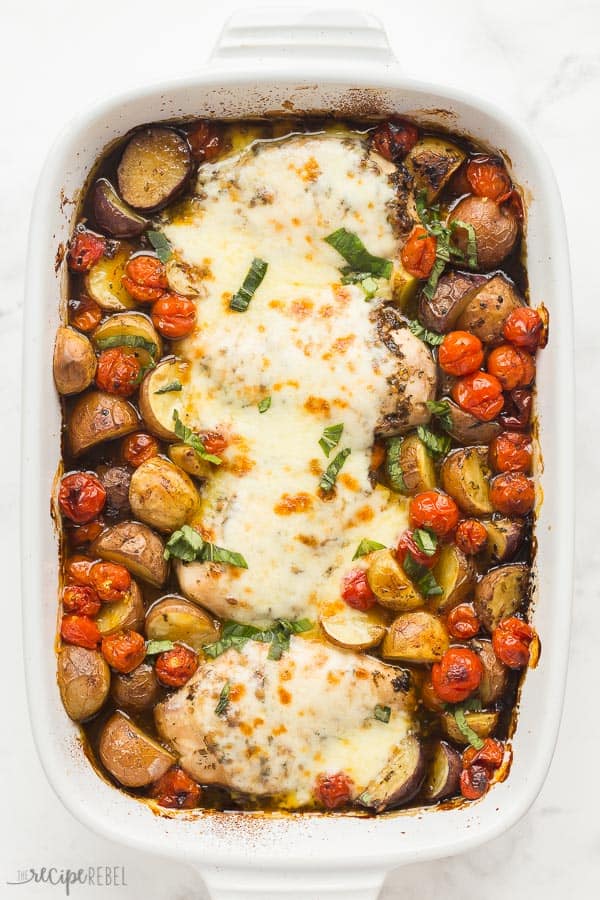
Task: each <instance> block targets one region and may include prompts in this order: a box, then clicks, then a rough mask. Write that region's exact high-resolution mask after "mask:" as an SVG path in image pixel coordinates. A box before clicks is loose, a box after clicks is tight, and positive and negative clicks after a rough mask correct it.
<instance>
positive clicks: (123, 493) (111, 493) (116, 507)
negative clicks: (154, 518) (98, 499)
mask: <svg viewBox="0 0 600 900" xmlns="http://www.w3.org/2000/svg"><path fill="white" fill-rule="evenodd" d="M97 472H98V478H99V479H100V481H101V482H102V486H103V487H104V490H105V491H106V504H105V506H104V514H105V515H106V516H123V515H125V516H126V515H128V513H129V511H130V509H129V483H130V481H131V470H130V469H128V468H127V467H126V466H106V465H102V466H98V470H97Z"/></svg>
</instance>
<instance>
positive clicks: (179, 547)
mask: <svg viewBox="0 0 600 900" xmlns="http://www.w3.org/2000/svg"><path fill="white" fill-rule="evenodd" d="M163 555H164V558H165V559H171V557H175V558H176V559H181V560H183V562H219V563H226V564H227V565H229V566H235V567H236V568H238V569H247V568H248V563H247V562H246V560H245V559H244V557H243V556H242V554H241V553H235V552H234V551H233V550H226V549H225V548H224V547H217V545H216V544H211V543H210V541H205V540H204V538H203V537H202V536H201V535H199V534H198V532H197V531H196V530H195V529H194V528H191V527H190V526H189V525H182V526H181V528H180V529H179V530H178V531H174V532H173V534H172V535H171V537H170V538H169V540H168V541H167V543H166V546H165V550H164V554H163Z"/></svg>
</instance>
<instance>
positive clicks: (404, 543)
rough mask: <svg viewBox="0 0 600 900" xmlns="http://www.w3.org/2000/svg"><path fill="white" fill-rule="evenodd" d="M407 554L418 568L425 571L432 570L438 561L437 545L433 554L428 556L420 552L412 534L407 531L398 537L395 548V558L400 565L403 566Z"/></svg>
mask: <svg viewBox="0 0 600 900" xmlns="http://www.w3.org/2000/svg"><path fill="white" fill-rule="evenodd" d="M408 553H410V555H411V556H412V558H413V559H414V561H415V562H416V563H418V564H419V565H420V566H425V568H426V569H432V568H433V566H435V564H436V562H437V561H438V559H439V555H440V548H439V544H438V545H437V546H436V548H435V552H434V553H432V554H431V555H430V556H428V555H427V553H425V552H424V551H423V550H421V548H420V547H419V545H418V544H417V542H416V541H415V537H414V533H413V532H412V531H408V530H407V531H404V532H403V533H402V534H401V535H400V540H399V541H398V546H397V547H396V556H397V557H398V562H399V563H400V565H403V564H404V560H405V559H406V556H407V554H408Z"/></svg>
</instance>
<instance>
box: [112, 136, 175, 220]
mask: <svg viewBox="0 0 600 900" xmlns="http://www.w3.org/2000/svg"><path fill="white" fill-rule="evenodd" d="M191 171H192V153H191V150H190V146H189V144H188V142H187V141H186V140H185V138H184V137H183V136H182V135H180V134H179V132H177V131H175V129H174V128H168V127H165V126H161V125H153V126H151V127H149V128H142V129H140V130H139V131H137V132H136V133H135V134H134V135H133V136H132V137H131V138H130V140H129V142H128V144H127V145H126V147H125V150H124V151H123V155H122V157H121V161H120V163H119V165H118V168H117V180H118V184H119V193H120V194H121V196H122V197H123V199H124V200H125V202H126V203H128V204H130V205H131V206H133V207H134V209H136V210H139V211H141V212H144V213H147V212H154V211H156V210H159V209H162V208H163V207H165V206H166V205H167V203H169V201H170V200H172V199H173V197H175V195H176V194H178V193H179V192H180V191H181V190H182V189H183V188H184V187H185V183H186V181H187V179H188V177H189V175H190V173H191Z"/></svg>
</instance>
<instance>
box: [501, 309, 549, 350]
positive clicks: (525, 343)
mask: <svg viewBox="0 0 600 900" xmlns="http://www.w3.org/2000/svg"><path fill="white" fill-rule="evenodd" d="M502 333H503V334H504V337H505V338H506V340H507V341H508V342H509V343H510V344H514V345H515V346H516V347H522V349H523V350H528V351H529V352H530V353H535V351H536V350H537V349H538V347H539V346H540V343H541V342H542V341H543V333H544V323H543V321H542V317H541V316H540V314H539V313H538V312H537V311H536V310H535V309H532V308H531V307H530V306H519V308H518V309H514V310H513V311H512V312H511V313H510V315H509V316H507V318H506V321H505V322H504V326H503V328H502Z"/></svg>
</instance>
